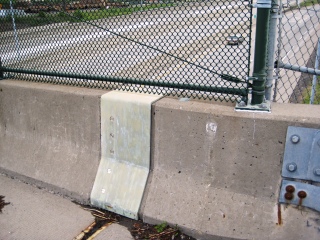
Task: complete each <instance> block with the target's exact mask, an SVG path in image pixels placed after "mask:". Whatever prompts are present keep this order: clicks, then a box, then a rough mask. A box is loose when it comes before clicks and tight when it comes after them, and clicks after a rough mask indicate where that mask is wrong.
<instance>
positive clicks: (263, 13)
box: [251, 0, 271, 105]
mask: <svg viewBox="0 0 320 240" xmlns="http://www.w3.org/2000/svg"><path fill="white" fill-rule="evenodd" d="M256 7H257V23H256V39H255V52H254V63H253V82H252V100H251V104H252V105H257V104H261V103H263V101H264V100H265V83H266V78H267V69H266V66H267V51H268V35H269V21H270V10H271V0H257V4H256Z"/></svg>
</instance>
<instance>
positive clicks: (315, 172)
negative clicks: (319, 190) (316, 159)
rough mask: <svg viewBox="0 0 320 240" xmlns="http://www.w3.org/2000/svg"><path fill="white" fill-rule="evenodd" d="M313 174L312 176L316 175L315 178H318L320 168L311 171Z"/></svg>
mask: <svg viewBox="0 0 320 240" xmlns="http://www.w3.org/2000/svg"><path fill="white" fill-rule="evenodd" d="M313 173H314V175H316V176H320V168H315V169H314V170H313Z"/></svg>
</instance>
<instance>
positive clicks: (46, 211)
mask: <svg viewBox="0 0 320 240" xmlns="http://www.w3.org/2000/svg"><path fill="white" fill-rule="evenodd" d="M0 195H2V196H5V198H4V200H5V202H10V204H8V205H5V206H4V208H3V209H2V213H0V226H1V227H0V240H13V239H16V240H19V239H33V240H37V239H39V240H43V239H46V240H50V239H53V240H56V239H75V237H77V236H78V235H79V234H80V233H81V232H82V231H83V230H84V229H86V228H87V227H88V226H89V225H90V224H91V223H93V222H94V218H93V216H92V215H91V213H90V212H88V211H85V210H83V209H82V208H81V207H80V206H78V205H76V204H74V203H72V202H71V201H70V200H69V199H65V198H62V197H60V196H57V195H54V194H51V193H49V192H47V191H46V190H43V189H39V188H36V187H34V186H32V185H28V184H25V183H23V182H20V181H19V180H17V179H11V178H8V177H7V176H4V175H0ZM95 239H119V240H121V239H133V238H132V237H131V234H130V232H129V231H128V230H127V228H126V227H124V226H121V225H119V224H112V225H111V226H109V227H108V228H107V229H106V230H104V231H102V232H101V233H100V234H99V235H98V236H97V237H96V238H95Z"/></svg>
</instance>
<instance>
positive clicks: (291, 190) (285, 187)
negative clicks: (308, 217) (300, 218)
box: [279, 180, 320, 211]
mask: <svg viewBox="0 0 320 240" xmlns="http://www.w3.org/2000/svg"><path fill="white" fill-rule="evenodd" d="M299 196H300V197H299ZM319 199H320V187H319V186H315V185H311V184H307V183H301V182H296V181H288V180H282V186H281V190H280V197H279V202H280V203H288V204H294V205H298V206H304V207H308V208H311V209H314V210H316V211H320V204H319Z"/></svg>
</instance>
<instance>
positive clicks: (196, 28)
mask: <svg viewBox="0 0 320 240" xmlns="http://www.w3.org/2000/svg"><path fill="white" fill-rule="evenodd" d="M247 4H248V3H247V2H241V1H226V3H225V4H221V5H220V4H217V3H216V2H211V3H210V2H208V1H205V2H201V3H184V4H181V5H179V6H176V7H169V8H162V9H157V10H152V11H142V12H136V13H134V14H130V15H123V16H119V17H113V18H106V19H101V20H96V21H91V22H90V23H59V24H51V25H47V26H42V27H35V28H28V29H21V30H18V31H17V38H15V35H14V33H13V32H10V33H4V34H2V35H1V36H2V39H1V43H0V47H1V49H5V50H2V53H1V55H2V56H1V57H2V61H3V64H4V65H5V66H10V67H16V68H26V69H38V70H43V71H56V72H71V73H80V74H93V75H108V76H115V77H128V78H138V79H148V80H154V81H168V82H170V81H172V82H188V83H201V84H209V85H211V84H212V85H220V86H221V85H222V86H235V85H236V84H235V83H230V82H226V81H224V80H222V79H220V78H219V77H218V76H217V75H216V74H215V73H213V72H212V71H214V72H217V73H219V74H222V73H225V74H229V75H233V76H237V77H239V78H242V79H244V78H245V77H246V76H247V74H248V67H249V44H248V42H249V34H250V12H249V7H248V6H247ZM237 33H241V34H242V36H244V38H245V41H244V42H243V43H242V44H240V45H239V46H228V45H226V38H227V36H229V35H230V34H237ZM185 60H186V61H185ZM190 62H191V63H194V64H195V65H200V66H201V68H199V66H194V65H193V64H190ZM241 85H242V84H238V86H241Z"/></svg>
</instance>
